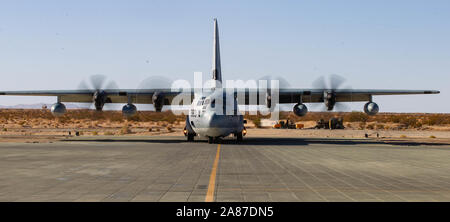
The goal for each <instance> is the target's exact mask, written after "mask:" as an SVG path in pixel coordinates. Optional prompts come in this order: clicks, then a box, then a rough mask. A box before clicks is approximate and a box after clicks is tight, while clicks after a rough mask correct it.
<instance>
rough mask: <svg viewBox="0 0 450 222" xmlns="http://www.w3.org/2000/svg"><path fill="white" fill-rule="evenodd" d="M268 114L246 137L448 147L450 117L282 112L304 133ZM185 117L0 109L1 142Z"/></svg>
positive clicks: (161, 128) (119, 130) (119, 131)
mask: <svg viewBox="0 0 450 222" xmlns="http://www.w3.org/2000/svg"><path fill="white" fill-rule="evenodd" d="M331 117H338V118H343V119H344V125H345V129H343V130H328V129H314V126H315V125H316V122H317V120H319V119H329V118H331ZM265 118H267V117H264V116H260V115H257V116H252V115H245V119H247V120H248V123H247V124H246V128H247V130H248V134H247V136H252V137H271V136H273V135H277V136H278V137H298V138H302V137H305V138H366V136H367V138H369V139H371V138H372V139H378V140H399V141H406V140H408V141H427V142H430V143H433V142H435V143H449V144H450V114H391V113H381V114H378V115H377V116H367V115H366V114H364V113H360V112H352V113H308V114H307V115H306V116H305V117H297V116H295V115H293V114H292V113H289V112H283V113H280V119H284V120H286V119H289V120H291V121H293V122H295V123H300V124H303V125H304V128H303V129H273V128H272V127H270V126H269V127H263V126H261V122H263V121H264V120H265ZM184 120H185V117H184V116H181V115H178V116H176V115H174V114H172V113H171V112H169V111H167V112H162V113H155V112H151V111H142V112H139V113H138V115H136V116H135V117H133V118H129V119H126V118H124V117H123V116H122V115H121V113H120V112H119V111H104V112H101V113H98V112H95V111H90V110H69V111H68V113H66V114H65V115H64V116H62V117H54V116H52V114H51V113H50V111H49V110H13V109H11V110H8V109H5V110H0V142H30V143H33V142H34V143H37V142H52V141H56V140H61V139H66V138H68V137H77V136H79V137H86V136H89V137H95V136H115V137H120V136H125V135H126V136H179V135H183V132H182V131H183V128H184V125H185V121H184Z"/></svg>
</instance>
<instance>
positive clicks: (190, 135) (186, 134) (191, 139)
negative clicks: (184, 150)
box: [183, 127, 196, 142]
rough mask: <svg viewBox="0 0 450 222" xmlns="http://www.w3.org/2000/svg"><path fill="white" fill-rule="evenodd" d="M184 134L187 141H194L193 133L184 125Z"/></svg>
mask: <svg viewBox="0 0 450 222" xmlns="http://www.w3.org/2000/svg"><path fill="white" fill-rule="evenodd" d="M183 133H184V136H186V138H187V141H188V142H192V141H194V137H195V135H196V134H195V133H189V132H188V130H187V129H186V127H184V129H183Z"/></svg>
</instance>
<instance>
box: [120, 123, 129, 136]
mask: <svg viewBox="0 0 450 222" xmlns="http://www.w3.org/2000/svg"><path fill="white" fill-rule="evenodd" d="M129 133H131V129H130V128H129V127H128V124H125V125H123V127H122V129H120V134H122V135H124V134H129Z"/></svg>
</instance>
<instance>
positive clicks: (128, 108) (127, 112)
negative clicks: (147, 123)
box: [122, 103, 137, 117]
mask: <svg viewBox="0 0 450 222" xmlns="http://www.w3.org/2000/svg"><path fill="white" fill-rule="evenodd" d="M136 112H137V108H136V106H135V105H133V104H131V103H128V104H127V105H125V106H123V107H122V115H123V116H125V117H132V116H134V115H135V114H136Z"/></svg>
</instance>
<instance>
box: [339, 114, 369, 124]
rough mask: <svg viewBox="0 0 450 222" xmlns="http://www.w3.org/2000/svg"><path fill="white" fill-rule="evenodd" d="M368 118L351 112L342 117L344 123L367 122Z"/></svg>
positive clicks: (365, 115)
mask: <svg viewBox="0 0 450 222" xmlns="http://www.w3.org/2000/svg"><path fill="white" fill-rule="evenodd" d="M368 119H369V116H368V115H367V114H365V113H363V112H351V113H350V114H348V115H346V116H345V117H344V121H346V122H367V120H368Z"/></svg>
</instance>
